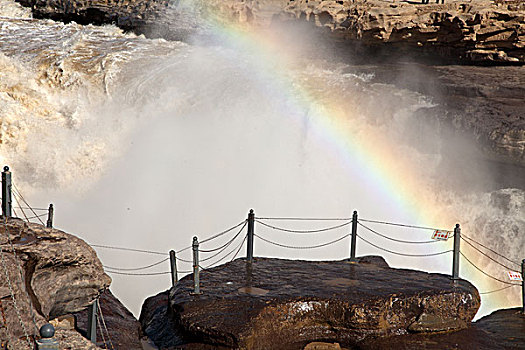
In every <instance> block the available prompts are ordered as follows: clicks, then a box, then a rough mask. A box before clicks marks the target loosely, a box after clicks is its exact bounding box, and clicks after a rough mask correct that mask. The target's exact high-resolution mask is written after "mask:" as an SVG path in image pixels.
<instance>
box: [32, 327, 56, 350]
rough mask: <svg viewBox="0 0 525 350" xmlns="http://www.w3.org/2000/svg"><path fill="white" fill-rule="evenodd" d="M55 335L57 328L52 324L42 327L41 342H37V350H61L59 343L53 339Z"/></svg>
mask: <svg viewBox="0 0 525 350" xmlns="http://www.w3.org/2000/svg"><path fill="white" fill-rule="evenodd" d="M54 335H55V327H53V325H52V324H50V323H46V324H45V325H43V326H42V327H40V337H41V339H40V340H37V341H36V348H37V350H59V349H60V348H59V344H58V342H57V341H56V340H55V339H54V338H53V336H54Z"/></svg>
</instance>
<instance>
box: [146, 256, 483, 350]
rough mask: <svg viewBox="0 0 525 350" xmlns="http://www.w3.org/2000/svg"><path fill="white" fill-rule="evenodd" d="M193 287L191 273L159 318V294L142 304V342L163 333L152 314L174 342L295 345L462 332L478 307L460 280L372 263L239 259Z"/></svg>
mask: <svg viewBox="0 0 525 350" xmlns="http://www.w3.org/2000/svg"><path fill="white" fill-rule="evenodd" d="M192 288H193V281H192V279H191V276H187V277H185V278H183V279H182V280H181V281H179V283H178V284H177V285H176V286H175V287H174V288H172V289H171V290H170V293H169V307H168V308H167V311H165V313H164V314H162V312H161V311H162V306H163V303H165V302H166V300H165V298H166V295H165V294H159V295H158V296H156V297H155V299H156V300H150V301H149V304H150V305H153V308H152V307H151V306H150V307H149V310H147V309H148V308H147V307H146V308H143V316H141V322H142V325H143V327H144V326H145V328H144V331H145V333H146V334H147V335H148V336H150V337H151V338H153V339H154V340H155V335H154V334H152V333H153V332H151V330H153V331H154V332H159V331H161V332H166V331H167V330H166V329H163V330H161V329H160V328H161V327H156V329H153V328H152V327H151V325H153V324H157V325H160V324H161V322H162V321H159V319H156V320H155V319H154V318H155V317H159V318H160V319H162V318H163V317H164V318H165V317H166V316H167V317H168V318H171V319H172V321H173V322H174V326H173V327H174V329H176V331H175V332H176V333H175V334H176V336H174V338H173V339H174V341H178V342H179V344H180V342H183V343H189V344H191V343H195V342H200V343H205V344H213V345H220V346H224V347H226V348H241V349H269V348H273V349H277V348H283V349H292V348H293V349H299V348H302V347H304V346H306V345H307V344H309V343H312V342H316V341H325V342H326V341H329V342H332V343H333V342H338V343H340V344H341V346H358V345H359V344H360V343H362V342H364V341H366V340H368V339H373V338H378V337H380V338H381V337H387V336H394V335H400V334H407V333H408V332H418V333H421V332H422V333H425V334H427V333H433V332H442V331H451V330H458V329H462V328H466V327H467V326H468V325H469V323H470V321H471V320H472V318H473V317H474V315H475V313H476V311H477V309H478V308H479V303H480V300H479V294H478V292H477V290H476V289H475V288H474V287H473V286H472V285H471V284H470V283H468V282H466V281H463V280H461V281H458V282H456V283H454V282H452V281H451V280H450V278H449V277H448V276H444V275H439V274H428V273H425V272H418V271H411V270H403V269H392V268H389V267H388V266H387V265H386V263H385V262H384V260H383V259H382V258H379V257H363V258H360V259H359V261H358V262H357V263H356V262H350V261H323V262H314V261H298V260H282V259H270V258H256V259H255V260H254V262H253V264H247V263H246V260H245V259H238V260H235V261H233V262H231V263H228V264H225V265H222V266H219V267H216V268H213V269H210V270H206V271H204V272H202V274H201V292H202V293H201V294H199V295H193V294H192V293H191V291H192ZM151 309H153V312H152V310H151ZM152 316H153V319H152ZM148 327H149V329H148ZM172 331H173V330H172ZM162 345H163V346H162V348H170V346H175V345H177V344H175V343H173V344H165V343H164V344H162ZM186 346H187V347H188V348H191V347H189V345H186ZM196 348H198V347H196Z"/></svg>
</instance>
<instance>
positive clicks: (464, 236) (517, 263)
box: [461, 234, 521, 266]
mask: <svg viewBox="0 0 525 350" xmlns="http://www.w3.org/2000/svg"><path fill="white" fill-rule="evenodd" d="M461 238H465V239H467V240H469V241H472V242H474V243H476V244H478V245H480V246H482V247H483V248H485V249H487V250H489V251H491V252H492V253H494V254H496V255H497V256H499V257H500V258H502V259H505V260H507V261H508V262H510V263H513V264H515V265H516V266H520V265H521V264H520V263H519V262H516V261H513V260H511V259H509V258H507V257H506V256H504V255H502V254H500V253H498V252H497V251H495V250H493V249H490V248H489V247H487V246H486V245H483V244H482V243H480V242H478V241H476V240H474V239H472V238H470V237H468V236H467V235H465V234H462V235H461ZM465 242H466V241H465Z"/></svg>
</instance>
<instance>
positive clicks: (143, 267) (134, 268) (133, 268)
mask: <svg viewBox="0 0 525 350" xmlns="http://www.w3.org/2000/svg"><path fill="white" fill-rule="evenodd" d="M169 259H170V258H169V257H167V258H164V259H162V260H160V261H157V262H156V263H153V264H150V265H146V266H141V267H132V268H124V267H114V266H107V265H102V266H103V267H104V268H105V269H110V270H116V271H140V270H146V269H149V268H151V267H154V266H157V265H160V264H162V263H163V262H165V261H168V260H169Z"/></svg>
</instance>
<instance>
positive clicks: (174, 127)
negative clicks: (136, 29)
mask: <svg viewBox="0 0 525 350" xmlns="http://www.w3.org/2000/svg"><path fill="white" fill-rule="evenodd" d="M2 4H6V6H2V11H3V12H2V13H0V15H1V16H4V17H2V19H0V23H1V26H0V38H1V39H0V68H1V69H0V108H1V110H0V112H1V115H2V119H1V121H0V123H1V135H0V136H1V138H0V141H1V142H0V160H1V161H2V164H9V165H10V166H11V168H12V170H13V171H14V174H15V181H16V183H17V184H18V187H19V188H20V189H21V190H22V191H23V193H25V194H26V197H28V199H29V201H30V203H32V204H33V205H35V206H45V205H47V203H49V202H53V203H54V205H55V207H56V222H55V226H56V227H58V228H60V229H63V230H65V231H68V232H72V233H74V234H77V235H79V236H80V237H82V238H84V239H85V240H87V241H88V242H90V243H99V244H104V245H114V246H125V247H135V248H140V249H150V250H154V251H166V253H167V251H168V250H169V249H175V250H179V249H181V248H184V247H186V246H188V245H190V244H191V237H192V236H195V235H196V236H199V238H206V237H208V236H210V235H212V234H214V233H216V232H219V231H221V230H222V229H224V228H227V227H229V226H232V225H234V224H236V223H238V222H240V221H242V220H243V219H244V218H245V215H246V214H247V211H248V209H250V208H254V209H255V210H256V213H257V215H258V216H301V217H350V216H351V214H352V211H353V210H354V209H357V210H359V214H360V216H361V217H363V218H368V219H378V220H385V221H390V222H402V223H412V224H416V225H417V224H420V225H433V226H438V227H440V228H445V229H451V228H452V227H453V226H454V224H455V223H456V222H460V223H461V225H462V229H463V233H465V234H466V235H467V236H469V237H473V238H475V239H476V240H479V241H481V242H483V243H484V244H486V245H488V246H490V247H491V248H492V249H494V250H496V251H499V252H502V253H504V254H506V255H507V256H508V258H510V259H512V260H515V261H517V260H520V259H521V258H523V257H521V256H519V254H520V252H522V250H523V247H524V245H525V241H524V235H523V232H524V230H525V221H524V210H525V209H524V203H525V194H524V191H523V188H524V186H519V188H508V189H496V190H493V187H494V186H492V187H491V190H483V189H481V190H480V189H479V187H477V188H476V189H475V190H473V189H465V190H464V191H461V190H459V189H458V188H456V187H452V185H450V183H449V182H448V181H446V180H447V179H448V178H450V177H454V176H455V175H454V169H449V168H443V167H442V164H443V162H442V160H443V158H444V157H452V156H453V155H452V154H449V153H443V152H441V150H442V148H443V147H442V145H443V144H445V143H450V142H452V141H451V140H444V139H439V138H438V137H436V136H433V135H432V134H428V135H427V134H426V133H425V135H424V136H422V135H421V134H420V133H421V128H419V129H417V128H415V127H414V126H415V125H419V126H421V124H422V122H421V121H420V120H419V119H418V113H417V112H418V111H420V110H421V109H424V108H425V107H428V106H430V105H432V103H433V102H432V100H431V99H430V98H429V97H426V96H422V95H420V94H417V93H414V92H411V91H408V90H403V89H399V88H397V87H396V86H394V85H390V84H377V83H372V82H371V76H367V75H362V74H356V73H353V70H352V66H351V63H349V62H344V60H341V59H337V60H331V59H330V58H329V57H328V58H327V57H322V58H319V57H315V58H313V57H309V56H308V55H302V51H301V49H300V48H301V45H300V44H297V41H299V42H300V40H299V39H297V41H296V42H295V43H296V46H295V47H294V48H293V50H289V48H287V47H286V44H283V43H280V42H279V40H276V39H275V35H272V33H270V32H269V33H263V34H261V33H253V36H251V37H250V38H251V40H246V38H244V39H243V38H242V36H241V38H239V37H237V36H232V35H231V33H229V34H228V33H224V31H223V32H222V33H218V34H217V33H216V34H215V35H214V34H210V32H211V33H213V32H214V30H213V26H211V28H212V29H211V30H210V28H209V27H208V28H207V29H206V35H205V36H204V39H203V37H199V41H198V44H186V43H181V42H167V41H164V40H149V39H145V38H144V37H140V36H135V35H131V34H123V33H122V32H121V31H120V30H119V29H117V28H115V27H113V26H103V27H95V26H81V25H77V24H74V23H71V24H67V25H65V24H62V23H57V22H53V21H45V20H32V19H30V18H28V17H29V16H28V15H27V12H26V11H24V10H23V9H21V8H19V7H18V6H17V5H15V4H14V3H11V2H9V1H6V0H3V2H2ZM20 17H26V18H20ZM219 29H220V28H219ZM217 31H218V32H220V30H217ZM197 34H199V33H197ZM210 35H211V37H210V39H212V40H210V43H206V42H205V40H206V39H205V38H206V37H207V36H210ZM257 40H261V41H263V42H265V44H259V43H258V41H257ZM268 42H269V43H270V44H268ZM414 129H417V130H416V131H414ZM416 136H417V137H416ZM423 141H424V142H423ZM423 143H424V144H425V145H427V146H428V145H429V144H430V145H432V147H430V149H429V147H423V146H422V144H423ZM464 147H465V145H462V148H464ZM461 154H462V155H464V154H465V152H462V153H461ZM483 168H484V165H480V166H479V169H478V168H476V169H474V168H473V169H472V172H482V171H485V170H483ZM489 170H490V169H489ZM496 187H497V186H496ZM286 225H290V226H288V227H290V228H299V229H308V228H312V227H311V225H312V224H310V225H305V224H298V223H293V224H290V223H287V224H286ZM315 225H316V226H315V227H322V226H323V224H322V223H316V224H315ZM315 227H314V228H315ZM371 227H373V228H374V229H376V230H380V231H381V232H383V233H385V234H388V235H391V236H395V237H398V238H401V239H413V240H418V241H419V240H427V239H429V237H430V232H428V231H418V230H411V229H407V228H403V229H401V228H395V227H388V228H385V227H382V226H374V225H372V224H371ZM257 230H258V231H257V232H260V234H261V235H262V236H265V237H268V238H270V239H272V240H274V241H278V242H281V243H283V244H288V245H299V246H300V245H303V246H304V245H315V244H318V243H322V242H327V241H330V240H334V239H336V238H338V237H340V236H341V235H342V234H345V233H347V232H348V227H344V228H341V229H339V230H336V231H334V232H331V233H326V234H322V235H304V236H300V237H299V239H298V237H297V236H294V235H291V234H284V233H281V234H277V233H275V232H273V231H271V230H269V229H268V228H266V227H263V226H260V225H259V226H257ZM360 230H361V228H360ZM362 234H363V236H365V235H367V232H364V231H363V233H362ZM367 237H368V239H369V240H370V241H371V242H374V243H376V244H378V245H380V246H382V247H385V248H387V249H391V250H395V251H398V252H406V253H431V252H435V251H441V250H447V249H450V248H451V242H447V243H436V244H432V245H431V246H424V247H422V246H418V247H414V246H410V247H408V248H407V247H406V246H404V245H402V244H398V243H392V242H388V241H386V242H385V241H384V240H381V239H380V238H378V237H373V236H370V235H367ZM225 241H226V240H222V241H220V240H219V241H217V243H216V245H219V244H222V243H224V242H225ZM358 244H359V245H358V255H365V254H381V255H383V256H384V257H385V258H386V259H387V261H388V262H389V263H390V264H391V265H392V266H394V267H409V268H416V269H421V270H425V271H431V272H441V273H447V274H448V273H450V270H451V262H450V261H451V257H450V256H449V255H450V254H447V255H444V256H438V257H428V258H406V257H399V256H395V255H389V254H388V253H384V252H381V253H379V252H378V251H377V249H375V248H373V247H371V246H369V245H367V244H365V243H363V242H359V243H358ZM348 245H349V243H348V239H346V240H342V241H341V242H339V243H337V244H336V245H333V246H330V247H327V248H322V249H311V250H299V251H297V250H287V249H285V248H282V249H281V248H276V247H274V246H271V245H269V244H267V243H265V242H263V241H261V240H256V244H255V254H256V255H261V256H278V257H286V258H304V259H342V258H346V257H348V254H349V248H348ZM98 253H99V256H100V258H101V260H102V261H103V263H104V264H105V265H108V266H116V267H119V266H120V267H135V266H140V265H146V264H149V263H152V262H154V261H153V260H155V261H156V259H157V258H158V257H152V256H148V255H138V254H135V253H133V254H131V253H129V252H119V251H107V250H102V249H101V250H99V252H98ZM473 256H474V257H473V258H472V260H473V262H475V263H476V264H478V265H479V266H482V267H483V269H484V270H485V271H487V272H489V273H491V274H493V275H497V276H498V277H500V278H502V279H503V278H504V277H505V276H503V275H502V270H501V267H500V266H498V265H495V264H492V263H490V261H487V260H486V259H483V258H476V256H477V255H473ZM181 257H183V258H184V259H188V260H189V258H190V255H189V251H186V252H185V253H183V254H182V255H181ZM189 267H190V266H189V264H187V263H183V264H181V266H179V268H180V269H181V270H190V268H189ZM166 270H168V265H167V263H166V264H165V265H161V267H159V270H156V271H166ZM461 274H462V276H463V277H464V278H467V279H469V280H471V281H473V283H474V284H475V285H476V286H477V287H478V288H479V289H480V290H481V291H485V290H492V289H496V288H498V287H500V284H498V283H497V282H496V283H493V281H491V280H489V279H487V278H485V277H484V276H483V275H480V274H479V273H478V272H477V271H476V270H474V269H472V268H469V267H468V266H467V265H466V264H464V265H462V266H461ZM112 277H113V279H114V281H113V284H112V290H113V291H114V292H115V293H116V294H117V296H119V297H120V299H121V300H122V301H123V302H124V303H125V304H126V306H128V307H129V308H130V309H131V310H132V311H133V312H134V313H135V314H138V312H139V310H140V305H141V303H142V301H143V300H144V298H145V297H147V296H149V295H152V294H154V293H156V292H158V291H160V290H165V289H167V288H168V287H169V286H170V284H169V283H170V282H169V276H156V277H155V276H143V277H137V276H125V275H114V276H112ZM519 302H520V299H519V288H511V289H510V290H507V291H505V292H503V293H502V294H495V295H487V296H483V299H482V305H483V306H482V310H481V311H480V313H479V315H483V314H486V313H488V312H490V311H491V310H493V309H494V308H500V307H506V306H516V305H518V304H519Z"/></svg>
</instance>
